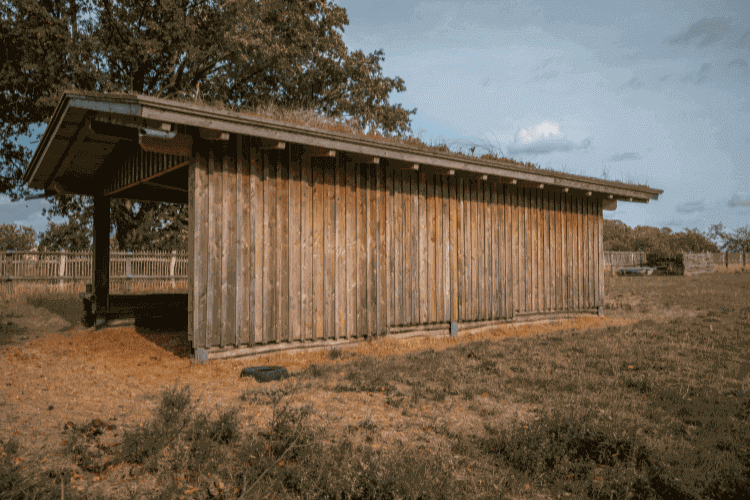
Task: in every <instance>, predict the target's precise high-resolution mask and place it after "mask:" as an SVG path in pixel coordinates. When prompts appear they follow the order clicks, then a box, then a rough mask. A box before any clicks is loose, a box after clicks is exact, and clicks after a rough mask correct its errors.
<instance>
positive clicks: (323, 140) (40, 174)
mask: <svg viewBox="0 0 750 500" xmlns="http://www.w3.org/2000/svg"><path fill="white" fill-rule="evenodd" d="M178 127H179V128H180V129H181V130H188V131H193V133H197V132H198V131H200V133H201V135H204V134H206V133H216V134H222V133H224V134H225V135H226V134H241V135H245V136H251V137H257V138H261V139H265V140H270V141H280V142H285V143H296V144H302V145H304V146H307V147H316V148H323V149H327V150H335V151H340V152H343V153H347V154H350V155H357V156H365V157H371V158H380V159H387V160H389V161H390V162H392V163H396V164H399V163H400V164H402V165H403V166H404V167H405V168H423V167H426V168H429V169H432V170H435V171H437V172H445V173H456V172H464V173H466V174H469V175H473V176H481V177H484V176H487V177H494V178H500V179H501V180H502V181H503V182H508V183H518V184H521V185H525V186H539V187H544V188H545V189H552V190H560V191H565V192H570V191H573V192H584V193H585V194H587V195H588V196H595V197H598V198H603V199H604V200H605V203H604V209H605V210H613V209H614V208H615V207H616V206H617V200H621V201H632V202H640V203H648V201H649V200H650V199H653V200H656V199H658V197H659V194H661V193H662V192H663V191H662V190H659V189H652V188H649V187H646V186H634V185H630V184H624V183H619V182H614V181H607V180H601V179H593V178H588V177H582V176H577V175H571V174H565V173H561V172H553V171H547V170H529V169H526V168H524V167H522V166H519V165H516V164H513V163H511V162H503V161H492V160H486V159H479V158H472V157H466V156H459V155H454V154H449V153H448V154H446V153H440V152H432V151H425V150H422V149H420V148H417V147H413V146H407V145H403V144H401V143H398V142H394V141H389V140H384V139H376V138H372V137H366V136H359V135H353V134H346V133H341V132H335V131H329V130H323V129H318V128H313V127H307V126H301V125H294V124H289V123H286V122H281V121H277V120H271V119H268V118H261V117H256V116H252V115H248V114H244V113H237V112H231V111H225V110H220V109H215V108H212V107H208V106H199V105H195V104H189V103H184V102H177V101H171V100H167V99H158V98H154V97H147V96H139V95H129V94H90V93H83V92H68V93H65V94H63V96H62V98H61V99H60V102H59V104H58V106H57V108H56V109H55V111H54V113H53V115H52V117H51V119H50V122H49V125H48V126H47V130H46V131H45V132H44V135H43V137H42V140H41V141H40V143H39V146H38V147H37V149H36V151H35V152H34V156H33V158H32V160H31V163H30V164H29V165H28V167H27V169H26V172H25V173H24V182H25V183H28V185H29V187H31V188H35V189H44V190H45V192H46V193H48V194H53V193H55V192H66V193H71V194H88V195H95V194H101V190H102V186H104V185H105V184H106V183H107V181H108V179H110V178H111V176H112V175H113V172H114V170H116V169H118V168H119V167H120V165H121V164H122V163H123V162H124V161H125V159H126V158H130V157H132V156H133V155H136V154H138V152H139V150H140V149H145V150H148V148H149V145H151V147H152V148H153V147H154V146H153V144H154V143H156V144H157V146H156V150H159V144H161V143H163V144H166V145H167V146H166V147H167V149H169V148H170V147H172V148H173V149H174V151H172V153H174V154H177V155H185V156H190V147H191V142H190V137H191V136H190V134H189V133H188V134H179V135H180V137H177V138H175V132H176V131H177V129H178ZM155 131H156V132H155ZM146 132H148V133H146ZM159 133H162V134H164V137H161V138H160V137H154V136H155V135H157V136H158V134H159ZM178 139H182V140H181V142H180V141H179V140H178ZM160 141H161V143H160ZM178 143H179V145H178V147H176V148H174V147H173V146H174V144H178ZM185 172H186V170H185ZM173 174H174V173H173ZM172 177H174V178H175V179H176V178H178V177H179V175H176V174H175V175H173V176H172ZM186 178H187V176H186V175H185V179H186ZM180 184H183V183H182V182H180ZM178 188H179V189H182V187H178ZM150 189H151V190H150V191H149V190H148V189H146V188H145V187H144V188H143V193H144V194H142V195H140V196H144V197H145V193H147V192H148V197H147V198H146V199H153V197H154V196H156V197H158V196H160V194H159V193H160V192H165V193H166V192H167V191H168V190H159V189H154V188H153V186H151V188H150ZM122 196H123V197H125V196H127V197H132V198H134V199H137V198H138V196H139V191H132V192H129V193H122ZM167 198H169V199H167ZM182 198H183V196H179V197H176V198H174V199H172V198H170V196H169V195H165V199H163V200H162V201H181V200H182Z"/></svg>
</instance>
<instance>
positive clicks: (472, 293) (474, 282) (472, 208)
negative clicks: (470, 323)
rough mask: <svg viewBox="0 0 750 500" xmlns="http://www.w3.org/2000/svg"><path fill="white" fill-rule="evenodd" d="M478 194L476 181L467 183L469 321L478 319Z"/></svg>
mask: <svg viewBox="0 0 750 500" xmlns="http://www.w3.org/2000/svg"><path fill="white" fill-rule="evenodd" d="M478 192H479V181H478V180H477V179H471V181H470V183H469V200H470V201H469V223H468V225H467V228H466V229H467V230H468V231H469V248H470V250H471V268H470V269H469V301H470V309H471V319H473V320H477V319H479V255H478V251H477V250H478V248H479V241H478V236H479V235H478V233H479V211H478V210H477V208H478V201H477V197H478V194H479V193H478Z"/></svg>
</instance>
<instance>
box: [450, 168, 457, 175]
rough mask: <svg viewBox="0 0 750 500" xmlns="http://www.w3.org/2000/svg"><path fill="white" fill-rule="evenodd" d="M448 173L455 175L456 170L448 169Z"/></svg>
mask: <svg viewBox="0 0 750 500" xmlns="http://www.w3.org/2000/svg"><path fill="white" fill-rule="evenodd" d="M448 175H456V171H455V170H454V169H450V170H448Z"/></svg>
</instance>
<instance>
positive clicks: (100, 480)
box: [0, 273, 750, 499]
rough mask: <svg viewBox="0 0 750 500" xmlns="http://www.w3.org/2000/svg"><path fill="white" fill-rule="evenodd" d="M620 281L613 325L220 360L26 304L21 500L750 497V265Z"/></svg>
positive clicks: (1, 488) (14, 478)
mask: <svg viewBox="0 0 750 500" xmlns="http://www.w3.org/2000/svg"><path fill="white" fill-rule="evenodd" d="M606 286H607V290H608V299H607V307H606V317H604V318H597V317H588V318H584V319H579V320H571V321H562V322H557V323H543V324H533V325H532V324H529V325H519V326H508V327H500V328H495V329H485V330H483V331H481V332H475V333H473V334H466V335H462V336H461V337H459V338H457V339H450V338H437V337H429V338H410V339H403V340H398V339H393V338H388V339H381V340H376V341H373V342H365V343H362V344H359V345H358V346H356V347H354V348H351V349H348V350H346V351H338V350H334V351H317V352H303V353H298V354H294V355H292V354H277V355H273V356H264V357H259V358H256V359H239V360H223V361H212V362H210V363H208V364H206V365H195V364H191V362H190V361H189V360H188V358H187V346H186V345H185V337H184V333H183V332H174V331H169V330H168V329H165V328H164V327H163V326H162V328H161V329H156V328H155V325H142V324H138V325H136V326H135V327H132V326H131V327H121V328H109V329H105V330H100V331H95V330H91V329H83V328H82V327H80V326H77V325H75V324H74V323H75V314H77V311H76V306H75V304H76V300H75V297H72V298H71V297H69V296H66V295H60V296H57V297H55V296H46V297H29V298H27V299H19V300H16V301H15V302H7V303H5V304H4V309H0V335H4V334H6V333H8V329H9V326H8V322H11V323H13V325H11V327H15V328H16V331H15V332H14V335H15V337H14V338H13V343H12V344H10V345H8V346H7V347H6V348H4V349H0V374H1V375H0V377H1V378H0V380H1V382H0V384H1V385H0V388H1V389H2V391H1V392H0V394H2V399H0V444H2V449H3V451H2V452H1V453H2V456H1V457H0V498H2V499H4V498H14V499H16V498H60V496H61V491H62V489H63V488H64V489H65V495H66V496H65V498H73V499H75V498H92V499H94V498H117V499H129V498H239V497H242V498H266V497H268V498H273V497H276V498H296V497H298V496H299V497H302V498H373V499H374V498H665V499H666V498H669V499H672V498H722V499H723V498H742V497H748V496H749V495H750V424H749V422H750V395H748V389H750V378H749V376H750V359H748V358H750V355H748V345H747V340H746V335H747V333H748V332H750V273H714V274H708V275H701V276H694V277H683V276H658V277H655V276H650V277H608V278H607V283H606ZM66 304H67V305H66ZM29 315H34V316H35V317H39V318H42V317H47V318H48V320H47V323H46V324H48V325H52V329H53V330H57V331H53V332H50V331H42V330H39V329H38V328H36V327H35V326H34V325H33V323H27V324H26V325H27V326H23V327H18V325H19V324H21V323H22V321H23V318H24V317H28V316H29ZM40 324H44V323H40ZM66 325H67V326H66ZM19 328H20V330H21V331H18V330H19ZM40 334H42V335H40ZM27 337H28V338H27ZM37 337H38V338H37ZM22 339H23V340H22ZM266 364H278V365H283V366H285V367H287V368H288V370H289V371H290V373H291V375H292V376H291V377H290V378H288V379H286V380H283V381H279V382H270V383H267V384H260V383H257V382H256V381H254V380H252V379H248V378H243V379H240V378H239V377H238V376H239V372H240V371H241V369H242V368H244V367H247V366H253V365H266Z"/></svg>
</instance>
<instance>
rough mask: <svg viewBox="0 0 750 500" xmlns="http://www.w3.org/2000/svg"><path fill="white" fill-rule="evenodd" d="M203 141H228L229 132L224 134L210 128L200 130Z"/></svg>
mask: <svg viewBox="0 0 750 500" xmlns="http://www.w3.org/2000/svg"><path fill="white" fill-rule="evenodd" d="M200 136H201V139H204V140H206V141H228V140H229V132H222V131H221V130H214V129H210V128H204V127H201V128H200Z"/></svg>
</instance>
